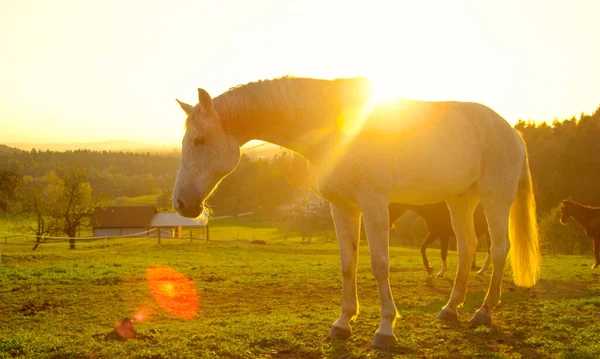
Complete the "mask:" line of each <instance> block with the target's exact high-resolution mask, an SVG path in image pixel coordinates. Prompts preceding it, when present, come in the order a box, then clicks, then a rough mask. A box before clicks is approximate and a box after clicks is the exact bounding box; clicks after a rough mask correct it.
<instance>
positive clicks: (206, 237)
mask: <svg viewBox="0 0 600 359" xmlns="http://www.w3.org/2000/svg"><path fill="white" fill-rule="evenodd" d="M204 232H205V233H204V241H205V242H206V243H208V240H209V239H210V230H209V229H208V223H207V224H206V228H205V229H204Z"/></svg>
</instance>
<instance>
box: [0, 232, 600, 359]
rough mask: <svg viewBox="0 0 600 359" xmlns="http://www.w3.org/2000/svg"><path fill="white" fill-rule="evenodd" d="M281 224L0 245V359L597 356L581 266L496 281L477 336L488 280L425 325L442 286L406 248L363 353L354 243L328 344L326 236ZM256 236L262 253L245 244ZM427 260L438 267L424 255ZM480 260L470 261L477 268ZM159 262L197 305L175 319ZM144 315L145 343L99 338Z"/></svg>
mask: <svg viewBox="0 0 600 359" xmlns="http://www.w3.org/2000/svg"><path fill="white" fill-rule="evenodd" d="M285 232H286V230H285V228H279V227H276V226H265V224H264V223H260V222H245V223H244V222H236V221H233V220H227V221H215V222H214V223H213V224H212V226H211V239H212V240H211V242H209V243H204V242H202V241H194V242H191V243H190V242H189V240H175V239H164V238H163V239H162V242H161V244H160V245H159V244H158V243H157V240H156V239H131V238H127V239H125V238H124V239H118V240H109V241H108V246H107V247H106V248H105V247H104V244H105V243H104V241H102V240H96V241H79V244H78V249H77V250H72V251H69V250H68V249H67V248H68V245H67V243H66V242H58V243H46V244H44V245H42V246H41V247H40V248H38V249H37V250H36V251H34V252H32V251H31V243H24V244H10V245H0V251H1V253H2V261H3V262H2V263H3V265H2V266H1V267H0V358H10V357H21V358H117V357H122V358H124V357H127V358H174V357H176V358H204V357H206V358H322V357H328V358H355V357H356V358H359V357H360V358H363V357H365V358H366V357H408V358H411V357H416V358H421V357H428V358H430V357H431V358H449V357H465V358H469V357H485V358H549V357H550V358H595V357H599V356H600V322H599V319H600V310H599V309H600V285H599V283H598V275H599V274H598V273H597V272H595V271H591V270H590V265H591V263H592V259H591V258H590V257H581V256H545V257H544V262H543V272H542V280H541V282H540V283H539V284H538V285H537V286H536V287H534V288H532V289H522V288H518V287H515V286H514V284H512V280H511V277H510V270H509V271H507V273H506V275H505V281H504V283H503V292H504V294H503V299H502V306H501V307H500V308H498V309H497V310H496V312H495V314H494V324H493V325H492V326H489V327H480V328H469V326H468V322H469V319H470V316H471V315H472V314H473V313H474V312H475V310H476V309H477V308H478V306H479V305H480V304H481V302H482V301H483V298H484V296H485V293H486V290H487V286H488V281H489V274H487V275H484V276H477V275H476V274H475V273H473V274H472V276H471V280H470V286H469V294H468V296H467V301H466V303H465V305H464V307H463V308H461V309H460V311H459V314H460V317H459V323H445V322H440V321H438V320H436V319H435V316H436V315H437V313H438V311H439V310H440V309H441V307H442V306H443V305H444V304H445V303H446V301H447V300H448V295H449V293H450V290H451V288H452V279H451V277H452V276H453V273H454V272H455V270H456V253H455V252H451V253H450V254H449V271H448V277H449V278H443V279H439V278H435V277H430V276H427V275H426V273H425V271H424V270H423V269H422V264H421V259H420V254H419V253H418V251H417V250H413V249H407V248H402V247H392V248H391V250H390V252H391V254H390V257H391V283H392V289H393V292H394V299H395V301H396V306H397V307H398V312H399V315H400V318H399V319H398V322H397V326H396V335H397V337H398V339H399V343H398V345H396V347H394V348H392V349H390V350H374V349H371V348H370V346H369V344H370V341H371V339H372V337H373V335H374V333H375V330H376V329H377V325H378V323H379V300H378V298H377V288H376V285H375V282H374V280H373V277H372V275H371V272H370V265H369V258H368V254H369V253H368V247H367V244H366V241H363V242H362V243H361V248H360V264H359V268H358V287H359V288H358V290H359V301H360V304H361V313H360V315H359V316H358V319H357V321H356V323H354V325H353V329H354V335H353V336H352V338H350V339H349V340H347V341H331V340H328V339H327V332H328V330H329V328H330V325H331V324H332V323H333V322H334V321H335V320H336V319H337V317H338V315H339V312H340V303H341V275H340V273H339V257H338V249H337V244H336V242H335V241H333V242H326V241H325V240H324V238H323V237H316V238H313V241H314V242H313V244H310V245H307V244H304V243H302V241H301V240H300V238H298V237H297V236H288V238H287V239H284V238H285ZM254 239H261V240H264V241H266V242H267V244H266V245H255V244H252V243H251V241H252V240H254ZM429 253H430V261H431V262H432V264H433V265H434V266H438V267H439V262H440V261H439V254H438V251H437V250H433V249H432V250H430V252H429ZM483 259H484V253H478V258H477V260H478V263H483ZM153 265H167V266H170V267H172V268H174V269H176V270H178V271H180V272H181V273H183V274H184V275H185V276H187V277H188V278H190V279H191V280H192V281H193V283H194V285H195V287H196V291H197V293H198V297H199V302H200V309H199V312H198V314H197V316H196V317H195V318H194V319H192V320H185V319H180V318H177V317H175V316H173V315H171V314H169V313H167V312H166V311H164V310H162V309H161V308H160V306H159V305H158V304H157V303H156V302H155V300H154V299H153V296H152V294H151V291H150V288H149V286H148V283H147V282H146V277H145V275H146V269H147V268H148V267H149V266H153ZM140 310H144V311H145V312H146V313H147V317H146V320H145V321H144V322H142V323H137V324H136V330H138V331H139V332H141V333H146V334H150V333H151V330H153V331H155V332H154V333H152V334H151V335H152V336H153V338H151V339H145V340H131V341H127V342H113V341H104V340H103V339H102V337H103V335H104V334H106V333H108V332H109V331H110V330H112V328H114V326H115V324H116V323H117V322H118V321H119V320H120V319H122V318H123V317H131V316H133V315H134V313H136V312H138V311H140Z"/></svg>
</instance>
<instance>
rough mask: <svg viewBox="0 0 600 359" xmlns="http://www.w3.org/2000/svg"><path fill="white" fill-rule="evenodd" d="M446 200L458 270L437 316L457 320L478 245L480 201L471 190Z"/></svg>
mask: <svg viewBox="0 0 600 359" xmlns="http://www.w3.org/2000/svg"><path fill="white" fill-rule="evenodd" d="M446 202H447V203H448V208H449V209H450V217H451V218H452V228H453V229H454V234H455V235H456V241H457V250H458V271H457V272H456V278H455V280H454V287H453V288H452V293H451V295H450V299H449V301H448V303H447V304H446V305H445V306H444V308H442V311H441V312H440V313H439V314H438V316H437V317H438V319H450V320H455V319H456V318H457V312H456V310H457V308H458V306H459V305H461V304H462V303H463V302H464V301H465V297H466V294H467V283H468V281H469V273H470V271H471V264H472V262H473V257H474V255H475V249H476V247H477V238H476V237H475V226H474V223H473V213H474V212H475V207H476V206H477V203H478V196H477V195H476V194H475V193H474V192H473V191H471V190H469V191H467V192H465V193H463V194H462V195H459V196H456V197H452V198H449V199H447V200H446Z"/></svg>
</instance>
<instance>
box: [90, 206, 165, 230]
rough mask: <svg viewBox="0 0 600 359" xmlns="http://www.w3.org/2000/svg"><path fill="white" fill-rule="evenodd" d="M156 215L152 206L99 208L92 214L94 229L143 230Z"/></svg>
mask: <svg viewBox="0 0 600 359" xmlns="http://www.w3.org/2000/svg"><path fill="white" fill-rule="evenodd" d="M156 213H158V211H157V210H156V208H155V207H154V206H119V207H105V208H100V209H98V210H97V211H96V213H95V214H94V228H140V227H141V228H145V227H149V226H150V222H151V221H152V218H153V217H154V215H155V214H156Z"/></svg>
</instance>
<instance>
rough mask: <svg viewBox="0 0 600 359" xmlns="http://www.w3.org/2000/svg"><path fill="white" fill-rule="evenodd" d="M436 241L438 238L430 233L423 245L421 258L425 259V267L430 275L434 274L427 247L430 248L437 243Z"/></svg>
mask: <svg viewBox="0 0 600 359" xmlns="http://www.w3.org/2000/svg"><path fill="white" fill-rule="evenodd" d="M436 239H437V237H436V236H434V235H433V234H431V232H429V233H428V234H427V237H426V238H425V240H424V241H423V243H421V257H423V266H424V267H425V270H426V271H427V274H429V275H431V273H433V268H432V267H431V266H429V260H428V259H427V247H429V245H431V243H433V242H435V240H436Z"/></svg>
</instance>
